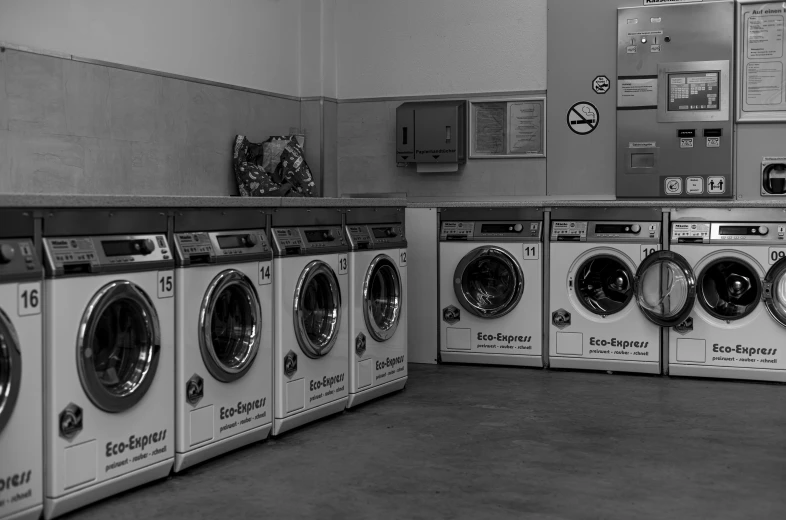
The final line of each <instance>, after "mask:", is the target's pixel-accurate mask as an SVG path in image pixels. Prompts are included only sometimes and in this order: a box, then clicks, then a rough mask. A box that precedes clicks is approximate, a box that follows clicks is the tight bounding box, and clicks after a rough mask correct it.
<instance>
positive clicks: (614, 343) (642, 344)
mask: <svg viewBox="0 0 786 520" xmlns="http://www.w3.org/2000/svg"><path fill="white" fill-rule="evenodd" d="M589 344H590V345H591V346H593V347H612V348H621V349H626V348H647V346H648V345H649V344H650V342H649V341H629V340H621V339H617V338H611V339H600V338H595V337H591V338H590V339H589Z"/></svg>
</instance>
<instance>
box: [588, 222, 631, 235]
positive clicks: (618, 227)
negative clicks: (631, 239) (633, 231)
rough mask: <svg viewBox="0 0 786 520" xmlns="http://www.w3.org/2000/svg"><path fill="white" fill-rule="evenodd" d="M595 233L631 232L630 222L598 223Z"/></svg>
mask: <svg viewBox="0 0 786 520" xmlns="http://www.w3.org/2000/svg"><path fill="white" fill-rule="evenodd" d="M595 233H617V234H619V233H630V224H596V225H595Z"/></svg>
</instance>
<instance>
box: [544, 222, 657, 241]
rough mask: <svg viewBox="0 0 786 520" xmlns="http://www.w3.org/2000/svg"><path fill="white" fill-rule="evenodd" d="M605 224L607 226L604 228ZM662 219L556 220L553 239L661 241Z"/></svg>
mask: <svg viewBox="0 0 786 520" xmlns="http://www.w3.org/2000/svg"><path fill="white" fill-rule="evenodd" d="M604 226H605V228H604ZM660 226H661V223H660V221H638V220H615V221H590V222H587V221H567V220H554V221H553V222H552V225H551V240H552V241H553V242H557V241H576V242H603V243H612V244H613V243H624V242H636V243H642V244H648V243H654V244H658V243H660V231H661V228H660Z"/></svg>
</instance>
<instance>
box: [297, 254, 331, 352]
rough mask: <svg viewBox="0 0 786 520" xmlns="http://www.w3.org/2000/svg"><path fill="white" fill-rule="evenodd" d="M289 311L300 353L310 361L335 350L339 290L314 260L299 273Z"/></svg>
mask: <svg viewBox="0 0 786 520" xmlns="http://www.w3.org/2000/svg"><path fill="white" fill-rule="evenodd" d="M314 286H315V287H314ZM314 298H316V299H317V301H313V299H314ZM293 310H294V312H293V318H294V326H295V338H297V342H298V345H299V346H300V350H301V351H302V352H303V353H304V354H305V355H306V356H308V357H310V358H312V359H318V358H320V357H323V356H326V355H327V354H328V353H329V352H330V351H331V350H332V349H333V347H334V346H335V344H336V341H337V340H338V331H339V327H340V326H341V288H340V287H339V283H338V278H336V273H335V272H334V271H333V269H332V268H331V267H330V266H329V265H328V264H326V263H325V262H323V261H321V260H315V261H313V262H310V263H309V264H308V265H307V266H306V267H305V269H303V272H302V273H301V274H300V278H298V282H297V285H296V287H295V299H294V305H293Z"/></svg>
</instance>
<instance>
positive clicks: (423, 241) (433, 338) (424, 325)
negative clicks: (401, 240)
mask: <svg viewBox="0 0 786 520" xmlns="http://www.w3.org/2000/svg"><path fill="white" fill-rule="evenodd" d="M437 217H438V216H437V210H436V209H434V208H407V209H406V220H407V247H408V248H407V257H408V258H407V260H408V262H407V264H409V265H413V266H417V268H416V269H408V270H407V277H408V278H407V310H406V313H407V359H408V360H409V362H410V363H429V364H433V363H436V362H437V352H438V351H439V322H438V316H439V302H438V295H439V287H438V285H437V284H438V280H439V277H438V272H437V271H438V266H439V247H438V245H439V240H438V237H439V227H438V218H437Z"/></svg>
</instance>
